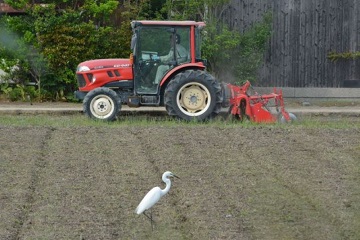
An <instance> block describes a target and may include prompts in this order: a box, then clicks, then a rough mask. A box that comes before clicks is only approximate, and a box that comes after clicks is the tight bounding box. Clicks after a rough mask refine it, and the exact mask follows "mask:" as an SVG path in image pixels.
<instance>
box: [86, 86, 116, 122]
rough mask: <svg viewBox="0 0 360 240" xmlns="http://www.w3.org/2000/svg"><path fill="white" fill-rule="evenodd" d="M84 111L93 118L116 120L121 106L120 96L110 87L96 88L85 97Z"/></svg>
mask: <svg viewBox="0 0 360 240" xmlns="http://www.w3.org/2000/svg"><path fill="white" fill-rule="evenodd" d="M83 107H84V112H85V114H86V115H87V116H88V117H90V118H93V119H98V120H104V121H112V120H115V119H116V117H117V114H118V113H119V111H120V108H121V100H120V97H119V96H118V95H117V94H116V92H115V91H113V90H111V89H109V88H104V87H101V88H96V89H94V90H92V91H90V92H89V93H88V94H86V96H85V98H84V104H83Z"/></svg>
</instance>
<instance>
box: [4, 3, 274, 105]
mask: <svg viewBox="0 0 360 240" xmlns="http://www.w3.org/2000/svg"><path fill="white" fill-rule="evenodd" d="M5 2H6V3H8V4H10V5H11V6H12V7H15V8H17V9H25V10H26V12H27V14H26V15H22V16H13V17H9V16H6V15H5V16H2V17H1V18H0V31H1V35H0V59H5V62H6V65H7V66H8V67H11V66H14V65H15V64H16V65H17V66H18V67H19V70H18V72H17V77H16V81H17V83H18V84H21V85H24V86H27V83H28V82H35V83H36V84H37V94H38V95H39V98H46V99H48V98H50V99H56V98H59V97H62V96H68V95H69V94H72V92H73V91H74V90H75V89H76V88H77V83H76V78H75V69H76V67H77V65H78V64H79V63H80V62H82V61H85V60H89V59H99V58H120V57H121V58H127V57H128V56H129V54H130V40H131V34H132V32H131V28H130V24H129V23H130V21H131V20H134V19H165V20H197V21H206V22H207V28H206V30H205V32H204V33H205V34H204V42H203V43H204V44H203V49H202V52H203V56H204V57H205V58H207V59H208V62H209V63H210V65H209V70H211V71H212V72H214V73H216V74H215V75H217V76H219V78H220V79H222V80H223V79H224V80H226V79H228V78H229V75H231V76H234V78H235V79H237V80H241V79H249V80H254V79H255V76H256V71H257V69H258V67H259V65H260V64H261V63H262V56H263V53H264V51H265V46H266V44H265V43H266V42H267V41H268V38H269V36H270V24H269V23H270V22H271V15H266V16H265V17H264V21H263V22H261V23H258V24H255V25H254V26H253V28H252V29H249V30H248V31H247V32H245V33H244V34H240V33H239V32H238V30H231V29H229V28H227V27H226V25H225V24H223V23H221V21H219V19H221V14H222V13H223V11H224V10H225V9H226V6H227V4H228V3H229V2H230V1H229V0H187V1H172V0H130V1H117V0H97V1H92V0H44V1H41V3H42V4H41V5H39V4H33V2H34V1H32V0H16V1H15V0H6V1H5ZM0 64H1V63H0ZM0 67H4V66H0ZM8 69H10V68H8ZM7 72H9V70H7ZM225 78H226V79H225Z"/></svg>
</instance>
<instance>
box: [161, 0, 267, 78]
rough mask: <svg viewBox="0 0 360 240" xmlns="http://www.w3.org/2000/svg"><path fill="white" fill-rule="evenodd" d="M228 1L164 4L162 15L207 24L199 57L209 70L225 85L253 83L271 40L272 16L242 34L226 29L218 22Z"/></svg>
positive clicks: (167, 2) (210, 0) (226, 27)
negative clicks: (228, 83)
mask: <svg viewBox="0 0 360 240" xmlns="http://www.w3.org/2000/svg"><path fill="white" fill-rule="evenodd" d="M229 2H230V1H229V0H200V1H170V0H168V1H166V4H165V5H164V7H163V9H162V11H163V12H167V13H168V18H169V19H176V20H189V19H192V20H198V21H205V22H206V29H205V30H204V31H203V33H204V34H203V35H204V36H203V39H204V41H203V44H202V56H203V58H206V59H207V60H208V63H209V65H208V70H210V71H211V72H213V74H215V75H216V76H217V77H218V78H219V79H221V80H224V81H227V82H243V81H245V80H250V81H251V82H254V81H256V76H257V71H258V69H259V67H260V66H261V64H262V62H263V55H264V52H265V51H266V43H267V42H268V40H269V39H270V34H271V22H272V16H271V14H270V13H266V14H265V15H264V18H263V21H261V22H258V23H254V24H253V26H252V27H251V28H249V29H248V30H246V31H245V32H244V33H240V31H239V30H238V29H229V28H228V26H227V25H226V24H225V23H223V22H222V21H221V18H222V14H223V12H224V10H225V9H226V7H227V5H228V4H229Z"/></svg>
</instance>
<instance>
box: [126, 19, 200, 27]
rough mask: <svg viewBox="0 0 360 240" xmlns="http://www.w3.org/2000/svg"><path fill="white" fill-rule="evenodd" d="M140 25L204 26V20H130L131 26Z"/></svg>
mask: <svg viewBox="0 0 360 240" xmlns="http://www.w3.org/2000/svg"><path fill="white" fill-rule="evenodd" d="M142 25H147V26H149V25H153V26H196V27H204V26H205V23H204V22H196V21H154V20H134V21H132V22H131V26H132V27H133V28H135V27H137V26H142Z"/></svg>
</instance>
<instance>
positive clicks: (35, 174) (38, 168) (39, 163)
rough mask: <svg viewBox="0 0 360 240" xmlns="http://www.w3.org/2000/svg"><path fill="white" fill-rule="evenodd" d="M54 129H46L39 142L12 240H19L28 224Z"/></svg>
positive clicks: (44, 168)
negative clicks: (37, 153) (24, 199)
mask: <svg viewBox="0 0 360 240" xmlns="http://www.w3.org/2000/svg"><path fill="white" fill-rule="evenodd" d="M55 130H56V129H55V128H46V133H45V135H44V137H43V139H42V140H41V143H40V148H39V150H40V151H39V156H38V157H37V159H36V160H35V164H34V165H33V168H32V170H31V179H30V184H29V191H28V193H27V196H26V201H25V204H24V206H23V209H22V212H21V214H20V215H19V217H18V222H19V223H20V224H17V225H16V231H15V232H14V236H13V237H12V239H21V232H22V230H23V226H24V224H25V223H27V222H28V218H29V213H31V212H32V206H33V203H34V201H35V199H36V192H37V190H38V189H37V188H38V184H39V182H40V181H42V180H43V179H42V173H43V172H44V171H45V170H46V166H47V163H48V161H47V159H46V156H47V153H48V143H49V141H50V139H51V137H52V134H53V132H54V131H55Z"/></svg>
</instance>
